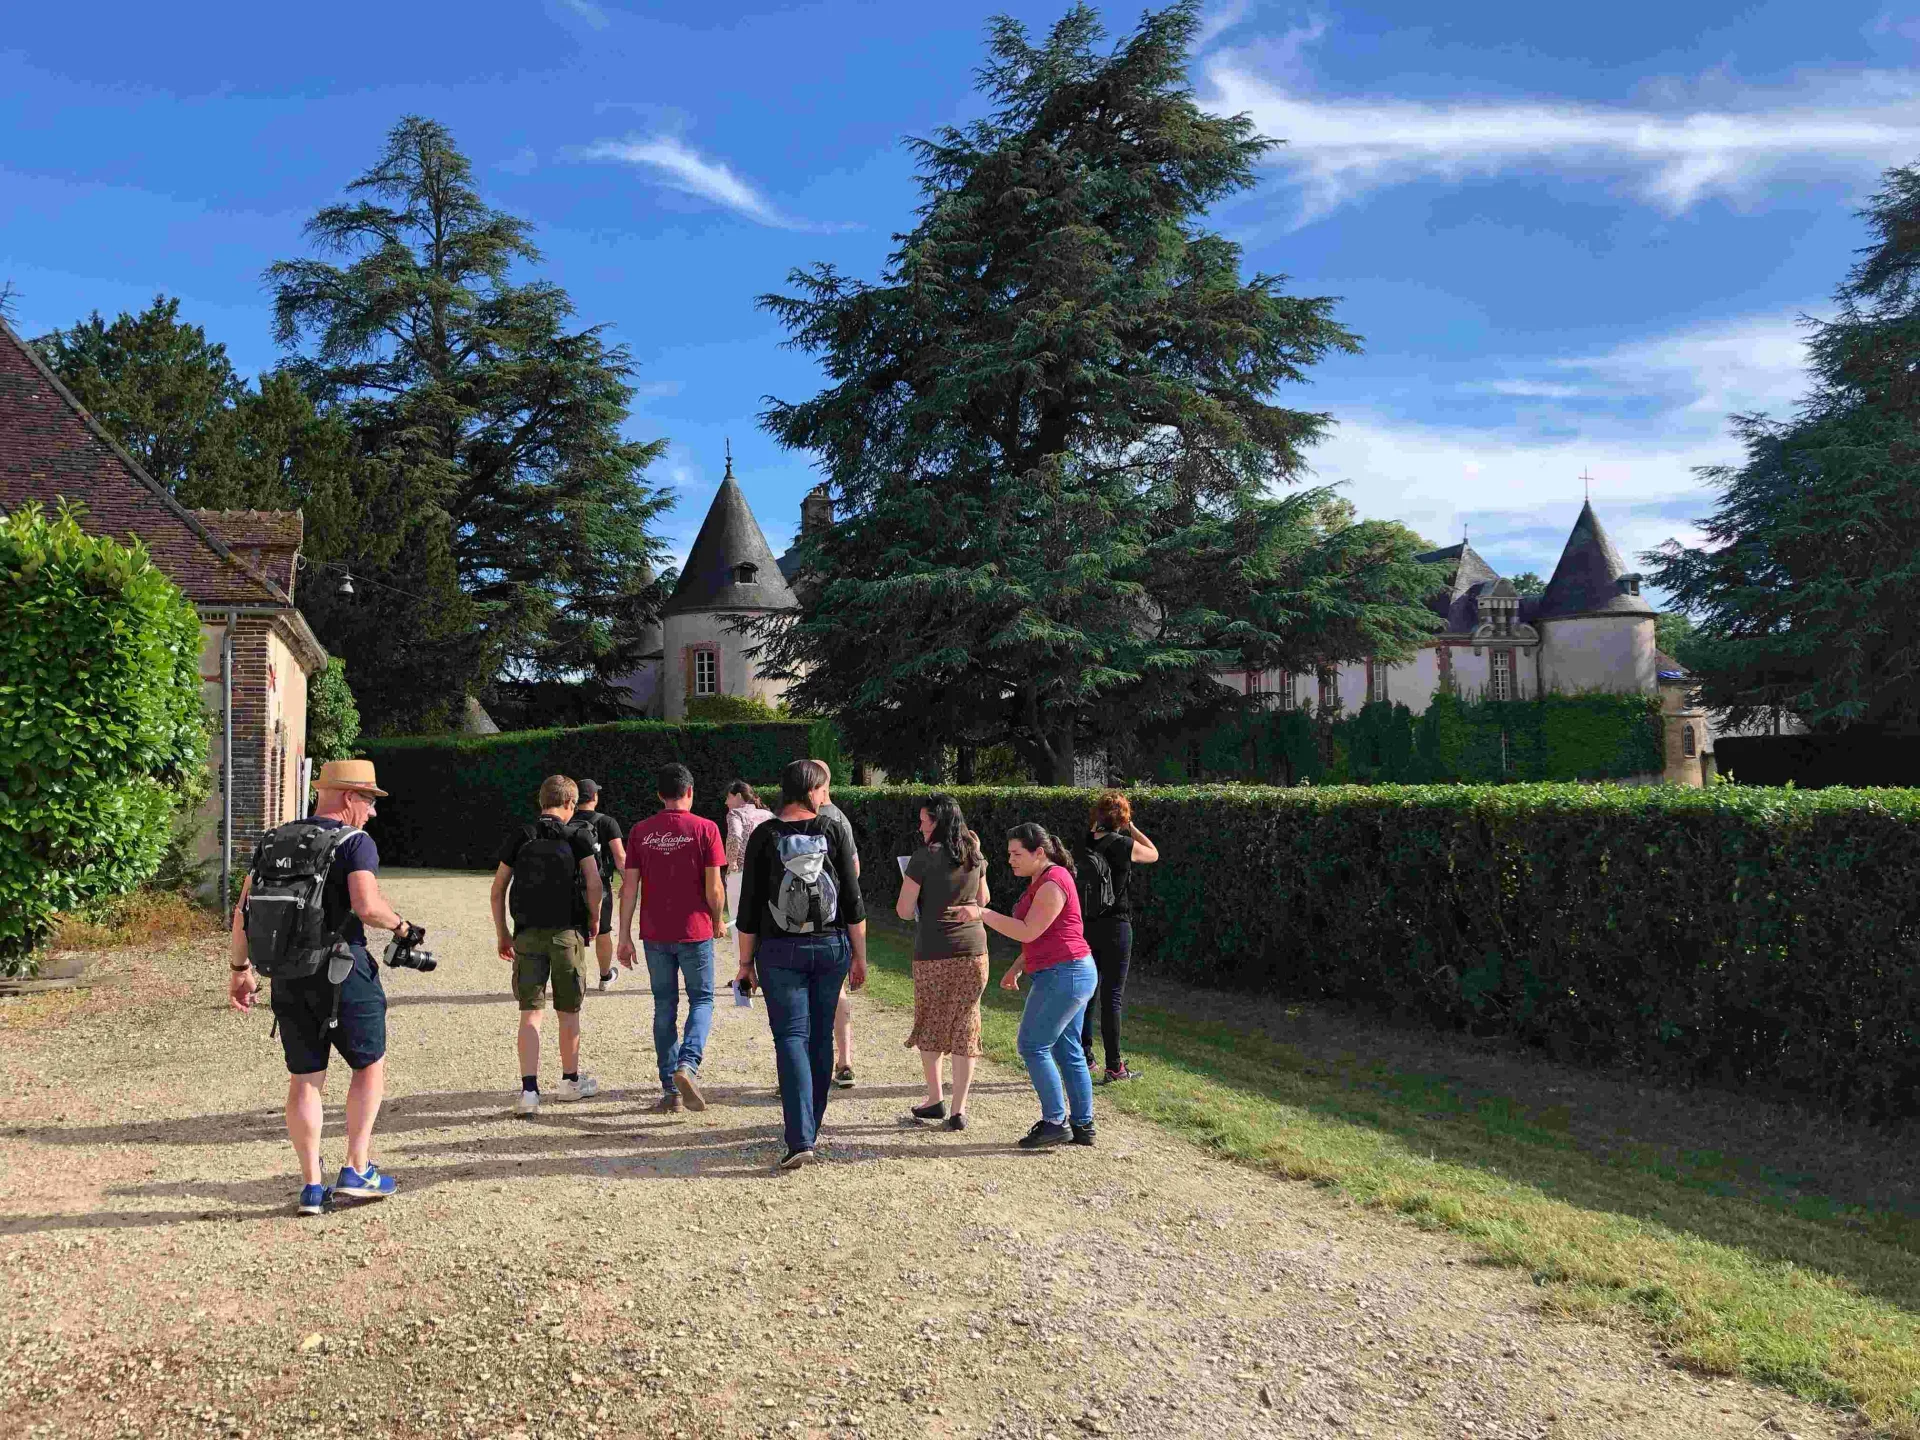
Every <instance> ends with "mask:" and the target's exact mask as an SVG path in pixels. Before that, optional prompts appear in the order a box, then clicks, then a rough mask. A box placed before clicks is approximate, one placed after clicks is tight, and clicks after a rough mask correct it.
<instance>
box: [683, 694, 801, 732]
mask: <svg viewBox="0 0 1920 1440" xmlns="http://www.w3.org/2000/svg"><path fill="white" fill-rule="evenodd" d="M787 718H788V716H787V714H786V712H784V711H782V710H779V709H777V708H776V707H774V706H772V705H769V704H768V703H767V702H766V701H764V700H762V699H760V698H759V697H758V696H754V695H695V696H692V697H690V698H689V699H688V701H687V719H689V720H691V721H693V722H695V723H697V724H708V725H753V724H766V723H767V722H768V721H772V720H785V719H787Z"/></svg>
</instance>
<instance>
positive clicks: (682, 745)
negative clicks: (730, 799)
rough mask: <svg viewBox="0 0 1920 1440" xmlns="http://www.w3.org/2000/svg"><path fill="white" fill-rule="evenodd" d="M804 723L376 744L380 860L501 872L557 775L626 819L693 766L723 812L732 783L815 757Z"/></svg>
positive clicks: (697, 781)
mask: <svg viewBox="0 0 1920 1440" xmlns="http://www.w3.org/2000/svg"><path fill="white" fill-rule="evenodd" d="M807 729H808V727H807V726H806V724H805V723H803V722H799V721H783V722H780V723H777V724H771V725H704V724H688V725H677V724H672V723H668V722H664V721H659V720H623V721H618V722H615V723H613V724H609V725H583V726H581V727H579V728H577V729H571V730H522V731H518V732H515V733H513V734H507V735H433V736H425V737H421V738H418V739H400V740H368V741H366V742H364V743H363V744H362V745H361V747H360V748H361V752H362V753H363V754H364V755H366V756H367V757H368V758H369V759H371V760H372V761H373V762H374V766H375V769H376V770H377V771H378V773H379V776H380V788H381V789H383V790H386V791H389V792H390V794H389V796H388V798H387V799H385V800H382V801H381V802H380V814H379V817H378V818H377V819H376V820H374V822H373V823H372V824H371V825H370V826H369V827H368V830H369V833H371V834H372V835H373V837H374V839H375V840H376V841H377V842H378V844H379V846H380V856H381V859H382V860H383V861H385V862H387V863H389V864H394V865H443V866H448V867H453V868H463V869H474V868H484V869H492V868H493V858H494V854H495V853H496V852H497V851H498V850H499V848H500V841H501V838H502V837H503V836H504V835H505V834H506V832H507V827H508V826H509V825H512V824H514V823H516V822H518V821H521V820H525V819H527V818H529V817H531V816H532V815H533V814H534V813H535V809H536V807H535V803H534V799H535V796H536V795H537V794H538V793H539V790H540V782H541V781H542V780H544V779H546V777H547V776H549V775H568V776H571V777H573V778H574V779H576V780H579V779H583V778H589V777H590V778H592V779H594V780H597V781H599V782H600V786H601V789H602V791H603V794H602V797H601V801H600V807H601V808H602V809H603V810H605V811H607V812H608V813H609V814H611V815H614V816H615V817H617V818H618V819H619V820H620V821H621V822H622V823H631V822H632V821H634V820H635V819H638V818H639V817H641V816H643V815H650V814H652V813H653V812H654V811H655V810H656V809H658V808H659V802H658V801H657V800H656V799H655V798H654V776H655V774H656V773H657V772H658V771H659V769H660V767H661V766H662V765H666V764H669V763H671V762H673V761H675V760H677V761H679V762H680V763H681V764H683V765H685V766H686V767H687V768H688V769H689V770H691V771H693V786H694V808H695V809H696V810H697V811H699V812H700V813H701V814H703V815H707V816H709V817H717V816H718V815H719V814H720V812H721V809H722V806H723V797H724V795H725V793H726V787H727V784H728V782H729V781H732V780H739V779H746V778H750V777H752V776H755V775H778V774H779V773H780V771H781V769H782V768H783V767H784V766H785V765H786V764H787V762H788V761H790V760H803V759H805V758H806V756H807Z"/></svg>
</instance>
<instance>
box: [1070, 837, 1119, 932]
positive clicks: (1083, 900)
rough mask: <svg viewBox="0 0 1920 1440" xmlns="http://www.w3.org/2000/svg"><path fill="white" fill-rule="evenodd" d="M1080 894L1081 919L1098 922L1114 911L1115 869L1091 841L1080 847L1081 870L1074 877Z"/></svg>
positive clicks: (1075, 885)
mask: <svg viewBox="0 0 1920 1440" xmlns="http://www.w3.org/2000/svg"><path fill="white" fill-rule="evenodd" d="M1073 883H1074V887H1075V888H1076V889H1078V890H1079V892H1080V919H1081V920H1082V921H1083V922H1084V921H1088V920H1098V919H1099V918H1100V917H1101V916H1102V915H1105V914H1106V913H1107V912H1108V911H1109V910H1111V909H1113V867H1112V866H1111V865H1109V864H1107V857H1106V856H1104V855H1102V854H1101V853H1100V847H1099V846H1098V845H1096V844H1094V843H1093V842H1091V841H1089V842H1088V843H1087V844H1085V845H1082V846H1081V847H1080V868H1079V870H1078V871H1076V872H1075V874H1074V877H1073Z"/></svg>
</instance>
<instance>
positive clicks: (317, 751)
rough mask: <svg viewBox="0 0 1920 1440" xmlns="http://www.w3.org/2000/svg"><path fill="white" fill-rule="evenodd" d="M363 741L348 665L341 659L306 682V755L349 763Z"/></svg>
mask: <svg viewBox="0 0 1920 1440" xmlns="http://www.w3.org/2000/svg"><path fill="white" fill-rule="evenodd" d="M359 738H360V707H359V706H358V705H356V704H355V703H354V700H353V691H352V690H351V689H350V688H348V686H347V667H346V663H345V662H344V661H342V660H341V659H340V657H339V656H338V655H335V656H332V657H331V658H329V659H328V661H327V668H326V669H324V670H322V671H320V672H319V673H317V674H315V675H314V676H312V677H311V678H310V679H309V680H308V681H307V754H308V756H309V757H311V758H312V759H313V760H314V761H315V762H316V764H317V763H318V762H320V761H323V760H350V759H352V758H353V754H354V750H353V746H354V742H355V741H357V740H358V739H359Z"/></svg>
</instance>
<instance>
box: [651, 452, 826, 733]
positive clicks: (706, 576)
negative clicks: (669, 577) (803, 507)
mask: <svg viewBox="0 0 1920 1440" xmlns="http://www.w3.org/2000/svg"><path fill="white" fill-rule="evenodd" d="M793 608H794V598H793V591H792V589H791V588H789V586H788V585H787V581H786V577H785V576H783V575H782V574H781V573H780V564H779V562H778V561H777V560H775V559H774V558H773V551H772V549H771V548H769V547H768V545H767V537H766V536H765V535H763V534H761V533H760V525H759V522H758V521H756V520H755V519H754V518H753V511H752V510H751V509H749V508H748V506H747V497H746V496H745V495H744V494H742V493H741V490H740V482H739V481H737V480H735V479H734V478H733V457H732V456H731V455H729V456H728V457H727V473H726V475H725V476H724V477H723V478H722V479H721V481H720V489H719V492H718V493H717V494H716V495H715V496H714V497H713V505H712V507H711V508H710V509H709V510H708V511H707V518H706V519H705V521H703V522H702V523H701V526H700V535H699V537H698V538H697V539H696V540H695V541H694V542H693V549H692V550H691V551H690V552H689V553H688V555H687V563H686V564H685V565H684V566H683V567H682V568H681V571H680V582H679V584H678V585H676V586H675V587H674V591H673V597H672V599H670V600H668V601H667V605H666V608H665V609H664V610H662V611H661V612H660V619H661V629H662V642H663V643H662V648H663V650H664V652H665V653H664V655H663V657H662V658H663V661H664V664H663V668H662V673H661V687H660V688H661V694H662V697H663V699H664V702H665V703H664V706H663V710H664V713H665V716H666V718H667V719H669V720H684V719H685V718H686V716H687V702H688V700H690V699H697V698H699V697H701V696H706V695H740V696H751V697H753V698H755V699H759V700H764V701H766V702H767V703H768V704H769V705H772V704H775V703H777V702H778V701H779V699H780V697H781V695H782V694H783V693H784V692H785V689H786V686H785V685H784V684H783V683H780V682H775V681H766V680H762V679H761V678H760V675H759V672H758V670H757V669H756V667H755V666H754V664H753V662H752V661H751V660H749V659H748V657H747V654H746V652H747V650H748V649H750V648H751V647H752V646H753V645H755V644H756V643H757V642H756V641H755V640H754V638H753V637H752V636H750V635H743V634H740V633H738V632H737V631H735V630H734V629H733V625H734V623H735V621H736V620H738V619H739V618H740V617H742V616H751V615H762V614H766V613H768V612H771V611H778V610H791V609H793Z"/></svg>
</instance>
